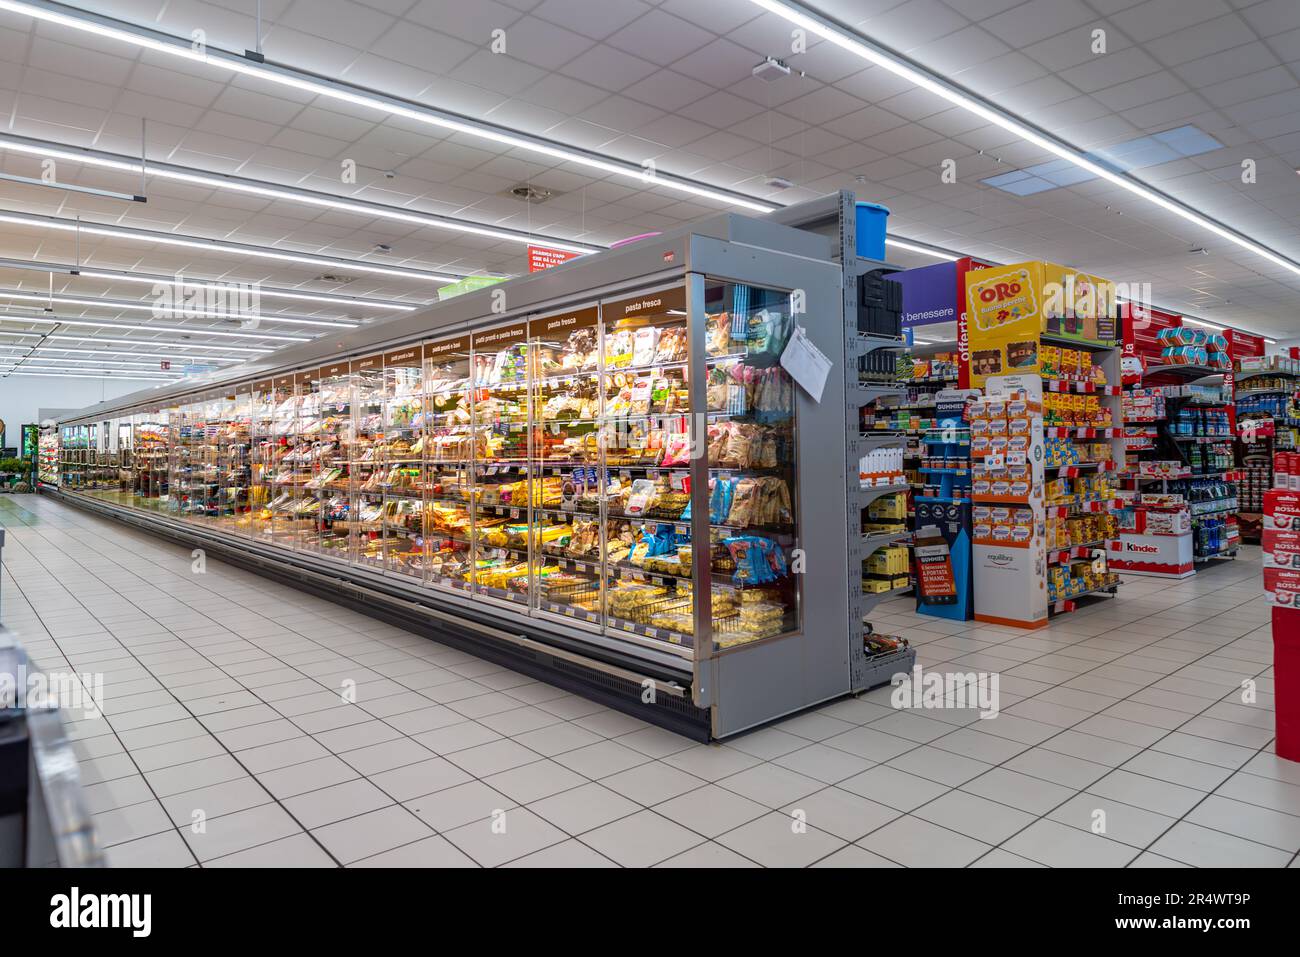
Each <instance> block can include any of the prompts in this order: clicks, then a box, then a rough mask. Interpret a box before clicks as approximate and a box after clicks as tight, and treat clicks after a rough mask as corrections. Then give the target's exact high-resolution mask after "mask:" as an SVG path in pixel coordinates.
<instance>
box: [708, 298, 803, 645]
mask: <svg viewBox="0 0 1300 957" xmlns="http://www.w3.org/2000/svg"><path fill="white" fill-rule="evenodd" d="M704 311H705V315H704V321H705V327H706V342H707V345H706V356H705V365H706V386H705V391H706V398H705V404H706V409H705V413H706V415H707V418H708V429H707V445H706V448H705V449H704V452H705V454H706V455H707V465H708V476H709V516H708V521H709V531H708V536H707V541H708V547H709V550H710V557H709V562H710V569H711V580H710V582H709V583H708V584H709V588H710V599H711V600H710V610H709V616H710V617H709V624H710V626H711V630H712V634H713V642H714V647H715V648H726V647H730V646H733V645H738V644H744V643H746V642H751V641H757V640H760V639H764V638H772V637H775V636H778V635H786V634H790V633H793V632H797V631H799V630H800V629H801V627H802V617H801V616H802V608H801V603H800V597H801V594H800V581H801V579H802V576H801V575H800V574H798V571H799V568H798V566H799V564H800V563H801V561H802V557H801V556H802V552H801V550H800V547H799V545H800V541H799V521H798V519H799V516H798V513H797V509H796V504H797V502H798V485H797V480H798V474H799V465H800V463H799V461H798V456H797V444H796V442H795V427H796V425H797V423H796V421H795V396H794V385H793V382H792V380H791V378H790V375H789V373H787V372H786V371H785V369H783V368H782V367H781V364H780V357H781V353H782V351H783V350H784V349H785V346H786V343H787V341H788V339H789V336H790V334H791V331H792V329H793V327H794V317H793V314H792V309H791V299H790V293H789V292H788V291H783V290H777V289H765V288H762V287H759V286H750V285H744V284H740V283H734V282H722V281H717V280H707V281H706V282H705V283H704Z"/></svg>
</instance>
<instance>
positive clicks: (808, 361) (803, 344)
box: [781, 326, 831, 402]
mask: <svg viewBox="0 0 1300 957" xmlns="http://www.w3.org/2000/svg"><path fill="white" fill-rule="evenodd" d="M781 367H782V368H783V369H785V371H786V372H788V373H790V377H791V378H793V379H794V381H795V382H797V383H799V385H800V386H801V387H802V388H803V390H804V391H805V392H807V393H808V394H809V395H810V396H812V397H813V401H814V402H820V401H821V400H822V391H823V390H824V389H825V388H826V377H827V376H828V375H830V371H831V360H830V359H829V358H828V357H827V356H826V353H824V352H822V351H821V350H820V349H818V348H817V347H816V346H815V345H813V344H812V341H811V340H810V339H809V338H808V336H807V335H806V334H805V333H804V331H803V326H795V327H794V334H793V335H792V336H790V341H789V342H788V343H786V346H785V351H784V352H782V353H781Z"/></svg>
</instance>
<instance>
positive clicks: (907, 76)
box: [0, 0, 1300, 276]
mask: <svg viewBox="0 0 1300 957" xmlns="http://www.w3.org/2000/svg"><path fill="white" fill-rule="evenodd" d="M6 2H7V0H6ZM6 2H0V6H4V5H6ZM749 2H750V3H752V4H754V5H755V6H757V7H760V8H762V9H764V10H766V11H768V12H769V13H774V14H776V15H777V16H778V17H781V18H782V19H784V20H786V21H787V22H789V23H791V24H793V25H795V26H796V27H799V28H800V29H802V30H806V31H808V32H809V33H812V34H815V35H816V36H819V37H821V38H822V39H823V40H826V41H828V42H830V43H831V44H833V45H834V46H837V47H839V48H840V49H841V50H846V51H848V52H849V53H852V54H854V55H855V56H857V57H859V58H861V59H863V60H865V61H866V62H868V63H872V64H874V65H876V66H878V67H881V68H882V69H884V70H887V71H888V72H890V73H892V74H894V75H895V76H898V77H901V78H902V79H904V80H906V81H908V82H909V83H911V84H913V85H914V86H917V87H920V88H921V89H923V90H926V91H928V92H930V93H933V94H934V95H935V96H937V97H939V98H940V99H943V100H946V101H947V102H949V103H951V104H953V105H954V106H958V107H961V108H962V109H964V110H966V111H967V112H968V113H973V114H974V115H975V116H978V117H979V118H980V119H982V120H984V121H985V122H986V123H992V124H993V125H994V126H998V127H1001V128H1002V129H1004V130H1006V131H1007V132H1008V133H1011V134H1013V135H1015V136H1018V137H1019V138H1020V139H1022V140H1024V141H1025V142H1026V143H1029V144H1031V145H1033V146H1036V147H1037V148H1039V149H1041V150H1043V151H1044V152H1047V153H1051V154H1052V155H1053V156H1059V157H1060V158H1061V159H1063V160H1067V161H1068V162H1070V163H1073V164H1074V165H1075V166H1077V167H1079V168H1080V169H1083V170H1087V171H1088V172H1089V173H1091V174H1092V175H1094V176H1096V177H1099V178H1100V179H1104V180H1106V181H1107V182H1109V183H1113V184H1114V185H1116V186H1119V187H1120V188H1122V189H1125V190H1127V191H1128V192H1130V193H1132V194H1133V195H1134V196H1137V197H1139V198H1140V199H1144V200H1146V201H1147V202H1148V203H1151V204H1152V205H1154V206H1158V207H1160V208H1161V209H1163V210H1165V211H1166V212H1170V213H1173V214H1174V215H1175V216H1179V217H1181V218H1182V219H1185V220H1187V221H1188V222H1189V223H1193V224H1195V225H1197V226H1199V227H1200V228H1202V229H1204V230H1207V231H1208V232H1211V233H1213V234H1214V235H1216V236H1219V237H1221V238H1223V239H1226V240H1228V241H1229V242H1231V243H1234V244H1236V245H1237V246H1240V247H1241V248H1242V249H1245V250H1247V251H1249V252H1252V253H1254V254H1255V255H1256V256H1259V257H1260V258H1261V259H1265V260H1267V261H1268V262H1271V263H1273V264H1274V265H1276V266H1281V267H1282V268H1284V269H1287V270H1289V271H1290V272H1292V273H1294V274H1295V275H1297V276H1300V264H1297V263H1294V262H1292V261H1291V260H1290V259H1287V258H1286V257H1284V256H1281V255H1279V254H1278V253H1275V252H1273V251H1272V250H1271V249H1267V248H1265V247H1264V246H1261V245H1260V244H1259V243H1256V242H1254V241H1253V240H1250V239H1247V238H1246V237H1245V236H1243V235H1241V234H1239V233H1236V232H1234V231H1233V230H1231V229H1228V228H1227V227H1226V226H1223V225H1221V224H1219V223H1216V222H1215V221H1214V220H1211V219H1208V218H1207V217H1205V216H1202V215H1201V214H1200V213H1198V212H1196V211H1195V210H1193V209H1190V208H1189V207H1187V206H1184V205H1183V204H1182V203H1179V202H1177V201H1175V200H1173V199H1171V198H1169V197H1168V196H1165V195H1163V194H1162V193H1159V192H1157V191H1156V190H1154V189H1151V188H1150V187H1147V186H1144V185H1142V184H1141V183H1140V182H1138V181H1137V180H1135V179H1132V178H1130V177H1128V176H1125V175H1123V174H1121V173H1117V172H1115V171H1114V170H1112V169H1109V168H1107V167H1106V166H1105V165H1103V164H1101V163H1097V162H1095V161H1093V160H1091V159H1089V158H1088V157H1087V156H1085V155H1084V154H1083V153H1081V152H1079V151H1078V150H1076V149H1074V148H1073V147H1071V146H1068V145H1066V144H1065V143H1062V142H1060V141H1058V140H1056V139H1054V138H1052V137H1051V136H1050V135H1048V134H1046V133H1043V132H1040V131H1039V130H1036V129H1034V128H1032V127H1030V126H1028V125H1027V124H1026V123H1024V122H1022V121H1020V120H1017V119H1015V118H1014V117H1012V116H1011V115H1010V114H1007V113H1004V112H1002V111H1001V110H999V109H997V108H995V107H993V106H991V105H990V104H987V103H985V102H983V101H982V100H980V99H978V98H976V97H975V96H974V95H973V94H970V93H967V92H965V91H963V90H961V89H959V88H958V87H956V86H954V85H952V84H950V83H947V82H946V81H943V80H941V79H940V78H938V77H936V76H932V75H931V74H929V73H927V72H925V71H924V70H922V69H920V68H919V67H917V66H914V65H913V64H912V63H910V62H908V61H906V60H904V59H903V58H902V57H900V56H899V55H898V54H895V53H892V52H890V51H888V50H885V49H884V48H883V47H880V46H877V45H876V44H874V43H872V42H870V41H868V40H866V39H865V38H863V37H861V36H860V35H858V34H856V33H854V32H852V31H850V30H849V29H848V28H846V27H842V26H840V25H839V24H836V23H834V22H832V21H831V20H829V19H826V18H823V17H822V16H821V15H820V14H814V13H813V12H811V11H810V10H808V9H807V8H805V7H803V6H802V5H800V4H797V3H793V2H790V0H749ZM15 6H21V7H27V6H29V4H16V5H15Z"/></svg>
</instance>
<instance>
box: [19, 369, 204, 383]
mask: <svg viewBox="0 0 1300 957" xmlns="http://www.w3.org/2000/svg"><path fill="white" fill-rule="evenodd" d="M11 375H21V376H35V377H36V378H40V379H110V380H113V379H116V380H119V381H122V382H156V381H158V380H156V379H155V378H153V377H152V376H141V375H97V374H94V373H90V372H52V371H44V372H16V371H13V370H9V369H3V370H0V377H5V376H11ZM184 381H185V380H184V379H182V378H180V377H173V378H170V379H163V380H162V381H161V382H159V383H158V384H159V386H164V385H172V384H173V383H179V382H184Z"/></svg>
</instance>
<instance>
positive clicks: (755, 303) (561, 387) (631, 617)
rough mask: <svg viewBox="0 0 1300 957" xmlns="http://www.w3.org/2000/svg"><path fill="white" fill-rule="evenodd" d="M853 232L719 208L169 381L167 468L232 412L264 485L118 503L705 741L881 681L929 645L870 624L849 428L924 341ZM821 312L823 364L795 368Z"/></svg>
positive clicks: (232, 432) (830, 216) (226, 422)
mask: <svg viewBox="0 0 1300 957" xmlns="http://www.w3.org/2000/svg"><path fill="white" fill-rule="evenodd" d="M853 230H854V214H853V197H852V195H851V194H840V195H839V196H835V197H830V198H828V199H827V200H826V201H823V202H821V203H819V204H817V205H816V207H815V208H811V209H809V211H808V215H807V217H806V218H805V219H804V220H802V221H801V220H800V219H799V215H798V211H790V210H786V211H783V212H782V214H781V216H780V217H773V218H772V219H770V220H766V221H759V220H753V219H748V218H744V217H738V216H720V217H717V218H715V219H712V220H709V221H706V222H705V223H703V224H700V225H698V226H696V227H694V228H691V229H686V230H683V231H681V232H679V233H677V234H673V235H670V236H665V237H656V238H655V239H654V240H652V241H647V242H644V243H641V244H637V245H635V246H632V247H629V248H628V249H624V250H617V251H613V252H610V253H605V254H600V255H596V256H593V257H589V258H586V259H584V260H581V261H577V262H574V263H572V264H570V265H569V266H568V267H566V269H565V270H563V271H555V272H554V273H550V274H539V275H537V276H531V277H527V278H520V279H517V280H513V281H511V282H509V283H506V284H504V285H501V286H497V287H494V289H493V290H484V291H482V292H478V293H469V294H466V295H463V296H460V297H457V298H455V299H452V300H448V301H446V302H443V303H439V304H437V305H435V306H432V307H430V308H428V309H426V310H423V311H421V312H418V313H415V314H413V315H411V316H404V317H400V318H398V319H393V320H389V321H387V322H383V323H375V324H370V325H367V326H363V327H361V328H359V329H356V330H350V331H348V332H347V333H344V334H342V335H340V336H338V337H333V336H332V337H331V338H330V341H329V342H328V343H324V342H321V343H310V344H304V345H301V346H294V347H291V348H289V349H285V350H282V351H281V352H279V353H277V354H274V355H272V356H269V357H266V358H264V359H260V360H259V361H258V363H257V365H256V366H254V367H250V368H246V369H243V368H236V369H231V370H223V371H222V372H221V373H219V374H212V375H209V376H208V377H207V378H208V379H209V380H215V378H216V375H220V376H221V379H220V381H204V382H202V383H198V384H192V385H189V386H188V387H187V386H176V387H173V388H172V390H171V393H170V394H169V395H165V396H164V397H162V401H163V402H165V403H167V404H168V409H169V410H170V409H171V406H173V405H174V406H175V409H174V411H169V412H168V413H167V415H169V416H170V418H168V419H167V422H168V426H167V427H164V428H163V429H162V430H161V436H160V437H161V439H162V443H161V445H162V447H164V448H165V449H167V450H168V451H169V452H170V453H171V455H172V459H171V461H172V465H173V467H172V470H171V474H170V481H171V482H172V483H173V484H178V483H180V482H182V481H188V482H191V483H192V482H193V481H194V479H193V477H192V476H193V471H194V470H193V464H194V463H195V462H204V461H206V459H207V456H208V455H209V450H208V446H209V445H210V444H211V443H209V442H208V441H207V435H208V428H209V420H214V421H215V424H216V426H217V429H216V435H217V443H216V448H217V453H216V454H217V457H218V461H220V462H223V463H227V462H230V461H231V460H232V458H233V459H234V460H235V461H239V457H240V455H242V454H243V453H241V452H240V451H239V449H240V448H241V443H240V441H239V440H240V438H241V437H242V435H244V434H245V433H246V435H247V439H246V442H245V443H244V446H245V447H246V448H247V499H246V502H247V504H246V505H244V506H241V504H240V501H241V495H242V493H241V492H240V489H241V488H242V487H243V486H242V484H241V482H242V481H243V480H242V478H237V479H235V480H233V481H229V484H226V485H224V486H222V491H221V493H220V494H219V495H218V496H217V498H218V501H219V503H220V505H219V507H218V508H217V512H218V517H219V518H220V519H222V520H221V521H217V522H210V521H198V522H195V521H186V520H185V518H186V516H185V515H184V514H177V515H176V516H175V517H176V518H177V519H178V521H169V520H168V519H167V518H163V517H151V516H143V515H141V514H139V513H140V510H139V509H114V510H112V512H111V514H113V515H114V517H118V518H122V519H123V520H126V521H132V522H136V523H139V524H142V525H143V526H144V527H147V528H152V529H154V530H155V531H159V532H160V533H163V534H168V535H172V536H174V537H182V538H184V539H185V540H187V541H202V542H204V543H205V545H206V546H207V547H209V548H210V549H215V550H216V552H217V553H218V554H219V555H222V556H225V557H228V558H230V559H231V560H235V561H241V562H244V563H246V564H250V565H255V566H256V567H258V568H260V569H264V570H267V571H268V573H274V574H276V575H278V576H281V577H283V578H284V579H285V580H292V581H294V582H295V583H297V584H299V585H300V586H301V587H307V588H314V589H318V590H320V591H321V592H322V593H326V594H329V595H330V596H331V597H333V598H335V599H336V600H342V598H343V597H344V596H347V597H348V598H350V599H352V600H356V601H358V602H361V603H362V604H363V606H364V607H365V608H366V610H367V611H369V612H370V613H372V614H376V615H381V616H384V617H386V618H387V619H388V620H391V621H398V622H400V623H403V624H406V625H408V626H411V627H414V626H416V624H417V623H418V627H420V628H422V629H424V630H427V631H429V632H431V633H435V634H436V635H437V637H439V638H440V639H441V640H444V641H448V642H451V643H453V644H458V646H460V647H464V648H466V649H467V650H470V651H474V652H475V653H478V654H482V655H485V656H487V657H495V658H496V660H499V661H503V662H505V663H507V664H509V665H510V666H511V667H515V668H519V669H521V670H526V671H530V672H532V673H535V674H539V675H540V676H542V677H545V678H547V679H548V680H552V681H556V682H558V683H561V684H565V685H566V686H569V687H573V688H574V689H575V690H580V691H582V692H583V693H586V694H590V695H595V696H598V697H601V698H602V700H607V701H609V703H611V704H613V705H615V706H617V707H620V708H624V709H625V710H628V711H631V712H633V713H637V714H642V715H644V716H645V717H646V718H647V720H651V721H656V722H659V723H663V724H666V725H668V726H670V727H674V728H676V729H678V730H683V731H686V732H687V733H691V734H697V735H701V736H709V735H711V736H714V737H725V736H727V735H730V734H733V733H735V732H737V731H740V730H743V729H745V728H749V727H752V726H754V725H756V724H760V723H762V722H765V721H768V720H771V719H772V718H775V717H778V716H780V715H783V714H787V713H790V712H792V711H795V710H798V709H800V708H803V707H807V706H809V705H812V704H815V703H817V702H820V701H825V700H828V699H831V698H834V697H837V696H839V695H843V694H848V693H851V692H853V691H858V690H863V689H864V688H866V687H868V686H870V685H872V684H875V683H879V682H880V681H881V680H887V679H888V677H889V674H891V673H892V671H893V670H894V669H895V668H897V669H898V670H905V669H906V668H907V667H910V662H911V660H912V656H911V653H910V652H909V651H907V650H906V648H905V643H902V642H897V641H893V640H892V639H890V638H889V637H888V636H882V635H879V634H874V635H873V634H872V633H871V628H870V626H869V625H868V624H867V623H866V620H865V619H866V616H867V615H868V613H869V611H870V608H871V606H872V605H873V603H874V600H873V597H872V596H869V595H864V594H863V593H862V586H861V562H862V561H864V560H865V559H866V558H867V557H869V553H870V551H871V550H872V549H873V548H875V547H877V545H876V544H875V543H873V540H872V539H871V537H870V536H869V535H865V534H863V533H860V531H859V530H860V528H861V526H862V521H863V518H864V515H865V511H866V509H867V506H868V504H869V502H870V500H871V499H872V498H873V497H875V495H876V494H877V492H878V490H875V489H871V490H867V489H865V488H863V487H862V485H861V482H860V479H859V473H860V469H859V458H860V456H861V454H862V453H861V450H860V449H859V447H858V446H859V444H860V443H859V442H854V441H850V439H849V436H848V433H849V430H850V427H851V428H852V431H853V433H854V435H855V436H856V435H857V426H858V421H859V418H860V416H859V406H860V405H861V404H862V402H864V401H866V400H865V399H864V398H863V396H862V394H861V393H862V391H863V390H862V388H861V383H860V381H859V379H860V376H859V366H860V360H861V358H862V357H863V356H865V355H867V354H869V353H870V352H872V351H874V350H878V349H898V348H901V347H902V343H901V340H897V339H887V340H886V339H882V338H881V337H878V336H872V335H870V334H868V333H864V332H860V331H859V324H858V311H857V307H856V298H855V297H856V287H857V278H858V276H859V275H861V274H863V273H864V272H865V271H866V270H869V269H874V268H879V267H880V266H881V265H882V264H881V263H878V262H875V261H870V260H863V259H859V258H858V257H856V256H854V255H853V254H852V252H851V250H852V249H853V248H854V239H853ZM843 250H849V251H850V252H849V254H848V255H847V256H845V255H844V253H843V252H842V251H843ZM494 294H495V295H494ZM502 304H508V305H507V307H506V308H504V309H502V308H500V306H501V305H502ZM796 328H798V329H799V330H801V333H800V334H801V335H802V336H806V339H807V341H808V342H809V343H811V344H812V346H814V347H815V348H816V349H819V350H821V351H822V352H823V353H825V354H826V355H827V356H828V357H830V358H831V360H832V368H833V370H834V371H833V374H830V375H829V377H828V378H827V379H826V381H825V382H824V383H815V384H814V383H806V382H805V383H804V384H803V385H800V384H799V383H798V382H796V381H795V379H794V378H792V376H791V374H790V373H789V372H788V371H787V370H786V368H785V367H784V366H783V365H782V362H781V357H782V353H783V350H784V349H785V347H786V345H787V343H788V342H789V341H790V339H791V337H792V336H793V335H794V333H795V330H796ZM810 385H811V386H812V387H813V390H814V391H817V392H819V393H820V394H819V397H818V398H814V397H813V394H812V393H810V391H809V389H808V388H807V387H808V386H810ZM817 386H820V389H818V388H817ZM868 391H869V390H868ZM214 395H219V396H220V401H219V403H218V407H217V408H216V410H215V411H213V410H212V409H210V408H209V407H207V406H205V405H204V403H205V402H207V401H210V400H211V397H212V396H214ZM229 396H236V397H238V396H246V397H247V399H246V406H244V408H246V409H247V412H246V416H247V426H246V428H245V432H243V433H241V423H242V422H244V421H245V419H244V415H245V413H242V412H240V411H239V409H240V405H239V403H240V399H239V398H235V399H231V398H228V397H229ZM136 399H137V400H139V401H144V397H143V395H141V396H138V397H136ZM149 399H150V400H152V401H153V402H158V401H159V396H158V395H157V393H156V392H153V393H151V394H150V396H149ZM131 401H132V397H126V398H125V399H123V400H121V403H122V406H123V411H124V412H134V411H138V412H140V413H141V414H155V415H156V414H157V413H150V410H149V409H140V410H133V409H132V408H131ZM155 408H156V406H155ZM81 424H82V423H81V421H80V420H78V419H76V418H74V419H72V420H70V421H69V422H68V423H67V426H68V427H72V428H77V427H80V426H81ZM200 426H202V428H201V429H200ZM225 435H229V436H230V439H229V441H226V440H225V439H223V438H222V436H225ZM142 439H143V436H142V435H141V432H140V430H139V429H138V428H137V433H136V445H137V447H138V448H143V447H144V444H145V443H143V441H142ZM196 439H197V440H198V441H197V446H196V444H195V443H196ZM196 451H197V455H196ZM240 468H242V466H241V467H240ZM223 474H225V472H223ZM237 474H239V475H242V474H243V473H242V472H239V473H237ZM68 498H69V500H70V501H76V502H78V503H80V504H86V503H87V499H86V497H85V496H82V495H78V494H75V493H74V494H71V495H69V496H68ZM172 498H173V500H176V496H173V497H172ZM205 501H206V499H205ZM101 507H103V506H102V505H101ZM241 507H242V508H246V509H247V511H248V515H249V519H248V521H247V523H246V527H243V526H241V522H240V521H239V519H238V516H239V514H240V509H241ZM181 511H182V510H178V512H181ZM202 511H203V514H205V515H206V514H207V512H208V508H207V506H206V505H205V506H204V509H203V510H202ZM331 582H334V583H341V582H346V586H345V587H339V585H338V584H334V585H331V584H329V583H331ZM850 589H852V592H851V591H850Z"/></svg>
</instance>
